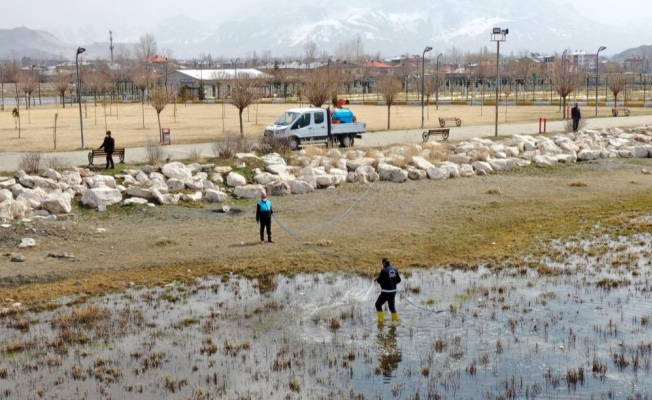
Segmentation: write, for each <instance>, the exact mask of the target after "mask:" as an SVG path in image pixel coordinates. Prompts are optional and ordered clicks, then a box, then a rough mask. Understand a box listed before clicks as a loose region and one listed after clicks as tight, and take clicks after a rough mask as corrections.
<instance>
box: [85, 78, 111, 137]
mask: <svg viewBox="0 0 652 400" xmlns="http://www.w3.org/2000/svg"><path fill="white" fill-rule="evenodd" d="M108 80H109V79H108V77H107V76H106V74H104V72H102V71H97V70H96V71H90V72H89V73H87V74H86V75H85V79H84V81H85V83H86V86H88V88H89V89H90V90H91V92H93V102H94V104H95V125H97V94H98V93H99V92H101V91H102V90H103V89H104V88H105V86H106V83H107V82H108Z"/></svg>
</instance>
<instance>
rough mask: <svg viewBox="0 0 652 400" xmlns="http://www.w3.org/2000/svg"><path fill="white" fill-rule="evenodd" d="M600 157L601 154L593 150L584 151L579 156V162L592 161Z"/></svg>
mask: <svg viewBox="0 0 652 400" xmlns="http://www.w3.org/2000/svg"><path fill="white" fill-rule="evenodd" d="M599 157H600V155H599V153H596V152H595V151H593V150H589V149H583V150H580V152H579V153H578V154H577V161H592V160H597V159H598V158H599Z"/></svg>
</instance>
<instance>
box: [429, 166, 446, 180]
mask: <svg viewBox="0 0 652 400" xmlns="http://www.w3.org/2000/svg"><path fill="white" fill-rule="evenodd" d="M426 173H427V174H428V179H430V180H433V181H441V180H444V179H448V178H450V176H451V174H450V171H448V170H447V169H444V168H437V167H434V166H433V167H432V168H429V169H428V170H427V171H426Z"/></svg>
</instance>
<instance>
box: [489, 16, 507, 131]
mask: <svg viewBox="0 0 652 400" xmlns="http://www.w3.org/2000/svg"><path fill="white" fill-rule="evenodd" d="M508 33H509V29H500V28H494V29H493V31H491V41H492V42H496V124H495V126H496V131H495V136H498V99H499V98H500V97H499V96H500V92H499V91H500V69H499V66H500V42H504V41H505V40H507V34H508Z"/></svg>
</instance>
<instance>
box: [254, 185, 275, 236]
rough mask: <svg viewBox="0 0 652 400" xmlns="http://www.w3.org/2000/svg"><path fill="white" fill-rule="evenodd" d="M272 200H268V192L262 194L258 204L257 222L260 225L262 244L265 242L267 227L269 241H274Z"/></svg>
mask: <svg viewBox="0 0 652 400" xmlns="http://www.w3.org/2000/svg"><path fill="white" fill-rule="evenodd" d="M272 214H274V211H273V210H272V202H271V201H269V200H267V193H263V194H262V195H261V196H260V201H259V202H258V205H257V206H256V223H257V224H259V225H260V244H263V243H265V229H267V241H268V242H269V243H274V241H273V240H272Z"/></svg>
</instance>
